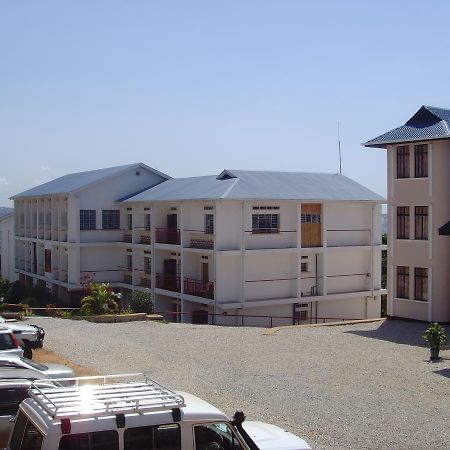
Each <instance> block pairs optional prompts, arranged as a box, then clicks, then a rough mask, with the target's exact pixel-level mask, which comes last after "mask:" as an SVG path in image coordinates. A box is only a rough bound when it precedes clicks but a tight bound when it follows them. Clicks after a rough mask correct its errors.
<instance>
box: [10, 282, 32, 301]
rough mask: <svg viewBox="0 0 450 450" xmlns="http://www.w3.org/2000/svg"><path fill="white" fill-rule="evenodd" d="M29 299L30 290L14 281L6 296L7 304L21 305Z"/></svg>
mask: <svg viewBox="0 0 450 450" xmlns="http://www.w3.org/2000/svg"><path fill="white" fill-rule="evenodd" d="M26 297H28V289H27V288H26V286H25V285H23V284H22V283H21V282H20V281H14V282H13V283H11V284H10V285H9V288H8V291H7V292H6V295H5V303H20V302H21V301H22V300H23V299H24V298H26Z"/></svg>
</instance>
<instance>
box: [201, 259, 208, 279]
mask: <svg viewBox="0 0 450 450" xmlns="http://www.w3.org/2000/svg"><path fill="white" fill-rule="evenodd" d="M202 281H203V283H209V264H208V263H202Z"/></svg>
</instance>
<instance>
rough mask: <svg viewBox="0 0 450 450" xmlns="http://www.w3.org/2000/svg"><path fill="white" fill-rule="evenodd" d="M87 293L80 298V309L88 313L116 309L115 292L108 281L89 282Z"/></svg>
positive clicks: (98, 313) (106, 311)
mask: <svg viewBox="0 0 450 450" xmlns="http://www.w3.org/2000/svg"><path fill="white" fill-rule="evenodd" d="M88 292H89V295H87V296H85V297H83V298H82V300H81V311H82V312H84V313H85V314H89V315H100V314H108V313H111V312H113V311H114V310H117V309H118V305H117V303H116V301H115V299H116V298H117V294H115V293H114V292H113V290H112V289H111V288H110V286H109V284H108V283H101V284H99V283H90V284H89V291H88Z"/></svg>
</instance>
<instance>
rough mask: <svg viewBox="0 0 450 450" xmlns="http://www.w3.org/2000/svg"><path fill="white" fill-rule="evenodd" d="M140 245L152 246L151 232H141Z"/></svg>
mask: <svg viewBox="0 0 450 450" xmlns="http://www.w3.org/2000/svg"><path fill="white" fill-rule="evenodd" d="M139 243H140V244H147V245H150V244H151V243H152V238H151V232H150V230H145V231H141V232H140V233H139Z"/></svg>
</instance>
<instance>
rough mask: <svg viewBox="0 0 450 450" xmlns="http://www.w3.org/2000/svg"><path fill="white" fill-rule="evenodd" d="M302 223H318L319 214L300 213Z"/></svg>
mask: <svg viewBox="0 0 450 450" xmlns="http://www.w3.org/2000/svg"><path fill="white" fill-rule="evenodd" d="M301 222H302V223H320V214H302V215H301Z"/></svg>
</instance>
